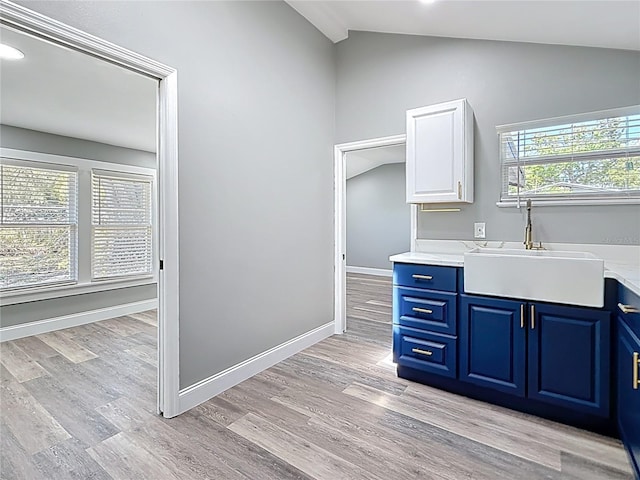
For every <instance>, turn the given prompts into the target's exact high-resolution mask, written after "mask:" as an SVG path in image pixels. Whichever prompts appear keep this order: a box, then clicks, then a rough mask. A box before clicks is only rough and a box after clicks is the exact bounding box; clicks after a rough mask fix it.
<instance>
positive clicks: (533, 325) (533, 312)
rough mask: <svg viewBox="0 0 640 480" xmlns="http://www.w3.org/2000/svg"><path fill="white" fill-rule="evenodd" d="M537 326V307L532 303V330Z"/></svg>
mask: <svg viewBox="0 0 640 480" xmlns="http://www.w3.org/2000/svg"><path fill="white" fill-rule="evenodd" d="M535 328H536V307H535V305H531V330H535Z"/></svg>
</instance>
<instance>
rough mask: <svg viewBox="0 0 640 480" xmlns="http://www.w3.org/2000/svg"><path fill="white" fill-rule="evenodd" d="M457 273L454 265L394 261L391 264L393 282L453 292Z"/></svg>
mask: <svg viewBox="0 0 640 480" xmlns="http://www.w3.org/2000/svg"><path fill="white" fill-rule="evenodd" d="M457 273H458V270H457V269H456V267H438V266H433V265H415V264H413V263H396V264H394V266H393V284H394V285H400V286H403V287H414V288H428V289H430V290H444V291H446V292H455V291H456V282H457Z"/></svg>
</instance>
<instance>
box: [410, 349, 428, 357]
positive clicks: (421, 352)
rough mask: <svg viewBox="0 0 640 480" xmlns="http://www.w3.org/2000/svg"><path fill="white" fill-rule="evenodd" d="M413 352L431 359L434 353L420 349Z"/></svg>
mask: <svg viewBox="0 0 640 480" xmlns="http://www.w3.org/2000/svg"><path fill="white" fill-rule="evenodd" d="M411 351H412V352H413V353H419V354H420V355H426V356H427V357H430V356H431V355H433V352H432V351H431V350H422V349H420V348H412V349H411Z"/></svg>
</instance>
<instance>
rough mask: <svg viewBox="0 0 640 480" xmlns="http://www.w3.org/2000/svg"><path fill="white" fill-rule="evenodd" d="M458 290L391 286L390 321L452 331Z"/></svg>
mask: <svg viewBox="0 0 640 480" xmlns="http://www.w3.org/2000/svg"><path fill="white" fill-rule="evenodd" d="M456 299H457V294H455V293H447V292H434V291H432V290H422V289H417V288H404V287H395V288H394V289H393V304H394V306H395V308H394V319H393V322H394V323H397V324H399V325H403V326H405V327H411V328H418V329H422V330H429V331H431V332H437V333H446V334H448V335H455V334H456V330H457V322H456V319H457V314H456V311H457V309H456Z"/></svg>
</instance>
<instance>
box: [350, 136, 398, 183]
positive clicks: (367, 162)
mask: <svg viewBox="0 0 640 480" xmlns="http://www.w3.org/2000/svg"><path fill="white" fill-rule="evenodd" d="M405 152H406V149H405V146H404V144H402V145H390V146H388V147H378V148H367V149H365V150H355V151H353V152H347V153H346V155H345V160H346V161H345V165H346V176H347V180H349V179H350V178H352V177H355V176H357V175H360V174H362V173H364V172H368V171H369V170H373V169H374V168H377V167H379V166H381V165H386V164H387V163H404V162H405V159H406V154H405Z"/></svg>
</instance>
